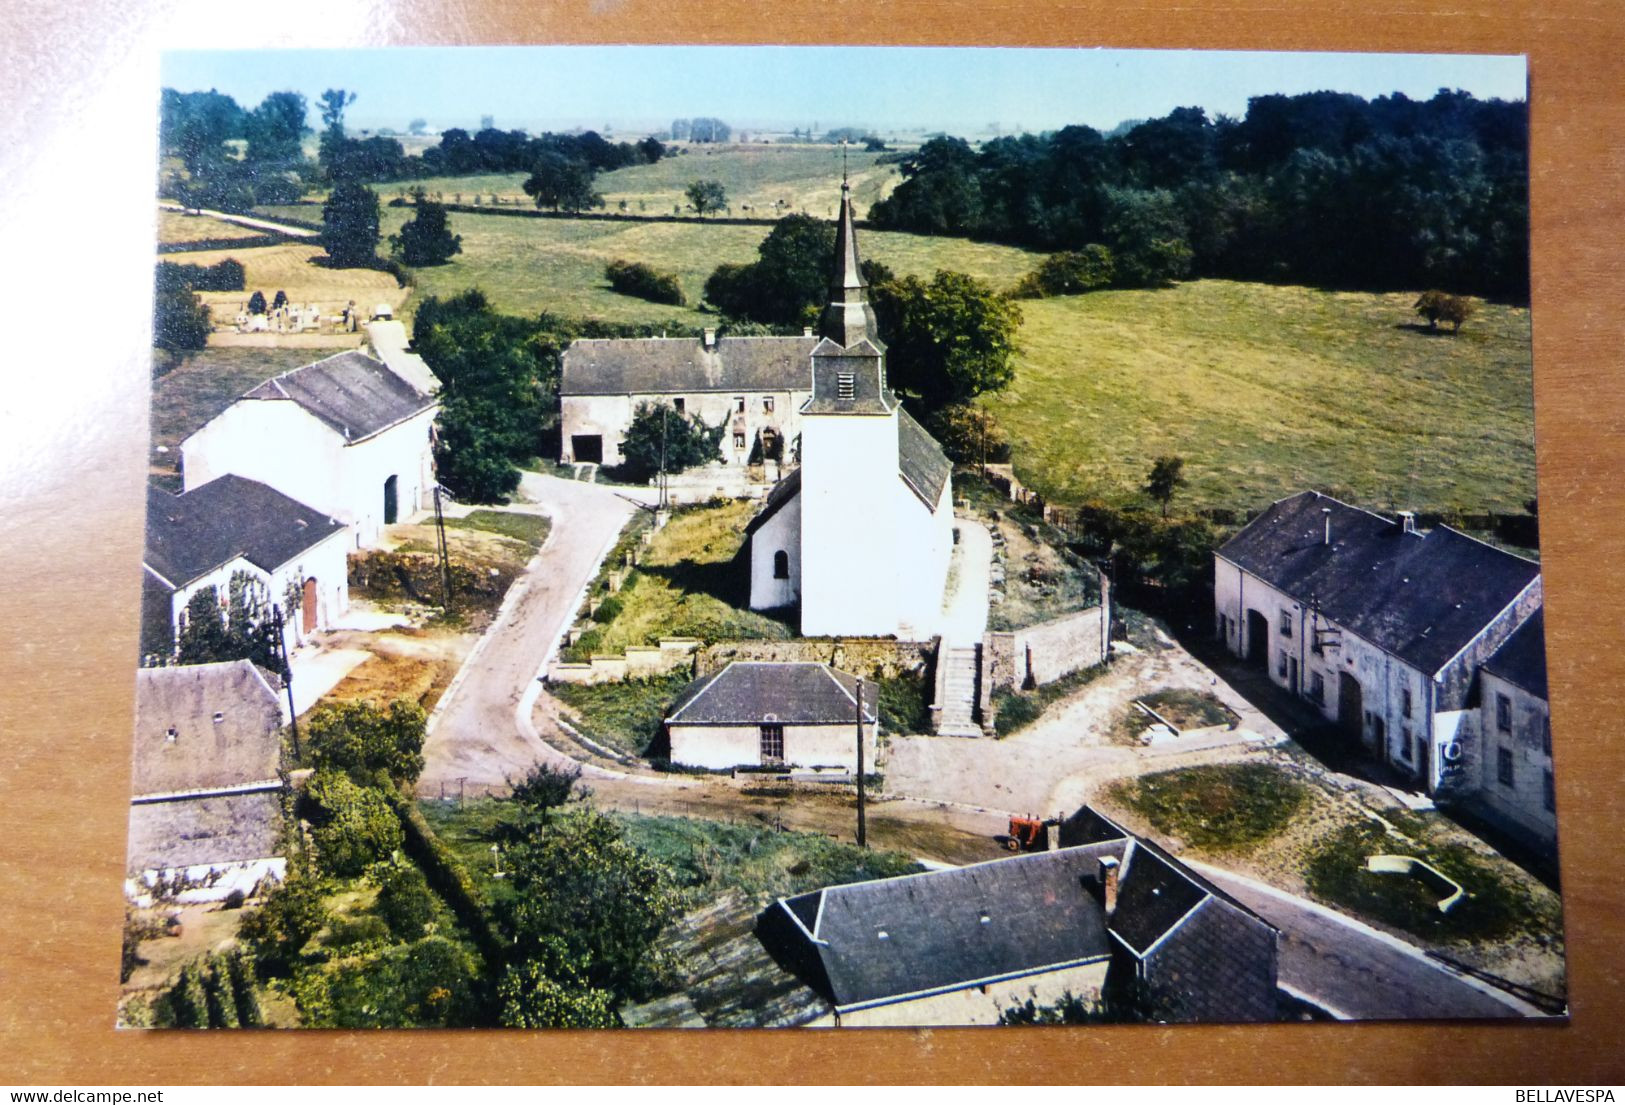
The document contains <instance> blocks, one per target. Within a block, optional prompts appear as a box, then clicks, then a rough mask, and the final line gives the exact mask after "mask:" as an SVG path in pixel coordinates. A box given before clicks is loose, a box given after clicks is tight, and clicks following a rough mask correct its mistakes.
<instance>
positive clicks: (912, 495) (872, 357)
mask: <svg viewBox="0 0 1625 1105" xmlns="http://www.w3.org/2000/svg"><path fill="white" fill-rule="evenodd" d="M817 338H818V341H817V344H816V345H814V346H813V349H812V353H811V358H810V359H811V362H812V364H811V395H810V396H809V397H808V398H807V399H806V400H805V401H804V402H803V403H802V404H801V407H800V409H799V412H798V413H799V415H800V426H801V466H800V467H799V468H797V469H796V470H794V471H793V472H791V473H790V474H789V476H787V477H786V478H785V479H784V480H783V481H781V482H780V483H779V484H778V486H777V487H775V488H774V490H773V492H772V493H771V494H770V495H769V496H768V498H767V500H766V502H765V503H764V504H763V506H762V509H761V511H760V512H759V513H758V514H757V515H756V517H755V518H753V519H752V520H751V522H750V524H749V526H747V528H746V534H747V545H746V555H747V561H748V563H749V565H750V574H751V579H750V605H751V608H752V609H755V610H770V609H778V608H785V607H791V606H797V607H799V608H800V614H801V632H802V634H803V635H805V636H808V637H824V636H892V635H895V636H897V637H899V638H902V639H905V640H923V639H925V638H927V637H931V636H934V635H935V633H936V631H937V626H938V625H939V623H940V621H941V612H942V600H943V587H944V585H945V583H946V581H947V577H948V559H949V556H950V554H951V553H952V551H953V545H954V521H953V481H952V473H953V464H952V462H950V461H949V459H948V457H947V456H946V455H945V454H944V453H943V451H942V447H941V446H940V445H938V444H937V442H936V440H935V439H934V438H932V436H931V435H930V434H929V433H927V432H926V430H925V428H924V427H923V426H921V425H920V424H919V423H918V422H916V421H915V420H914V419H913V418H912V417H911V416H910V415H909V414H908V412H907V411H905V410H904V409H903V407H902V404H901V403H900V402H899V401H898V399H897V396H896V395H895V394H894V393H893V392H892V391H891V389H890V388H889V387H887V386H886V347H885V344H884V343H883V342H882V341H881V340H880V335H879V331H878V328H877V326H876V323H875V312H874V308H873V307H872V306H871V305H870V303H869V289H868V283H867V282H866V281H865V280H864V278H863V273H862V271H861V269H860V266H859V258H858V239H857V231H856V229H855V228H854V226H853V219H852V196H851V191H850V189H849V188H848V187H847V185H846V184H845V183H844V182H843V183H842V186H841V214H840V224H839V226H838V228H837V231H836V239H835V264H834V273H833V278H832V279H831V281H830V299H829V304H828V305H827V306H826V307H825V308H824V313H823V316H822V318H821V319H820V321H819V327H818V334H817Z"/></svg>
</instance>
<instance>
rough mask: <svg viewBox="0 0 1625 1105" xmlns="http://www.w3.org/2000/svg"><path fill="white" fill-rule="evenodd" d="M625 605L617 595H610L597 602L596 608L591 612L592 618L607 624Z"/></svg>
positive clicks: (601, 623)
mask: <svg viewBox="0 0 1625 1105" xmlns="http://www.w3.org/2000/svg"><path fill="white" fill-rule="evenodd" d="M625 606H626V603H625V602H624V601H623V600H622V599H621V598H620V597H619V596H618V595H611V596H609V598H607V599H605V600H604V601H603V602H601V603H599V604H598V609H596V610H594V611H593V612H592V620H593V621H595V622H597V623H599V624H600V625H608V624H609V623H610V622H612V621H614V620H615V618H616V617H617V616H618V615H619V614H620V612H621V610H622V609H623V608H624V607H625Z"/></svg>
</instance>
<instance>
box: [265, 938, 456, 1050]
mask: <svg viewBox="0 0 1625 1105" xmlns="http://www.w3.org/2000/svg"><path fill="white" fill-rule="evenodd" d="M293 992H294V1000H296V1001H297V1002H298V1003H299V1008H300V1010H301V1012H303V1013H304V1015H305V1021H306V1023H307V1024H310V1025H312V1026H315V1027H319V1028H414V1027H452V1026H456V1025H465V1024H468V1023H470V1022H471V1021H472V1020H473V1019H474V1015H475V1013H476V1012H477V1008H478V1006H477V1000H478V998H477V970H476V967H475V963H474V960H473V958H472V957H471V956H470V955H469V954H468V952H467V951H466V950H465V949H464V948H462V947H461V946H459V945H458V944H455V943H453V942H452V941H450V940H447V939H445V938H444V937H439V936H430V937H426V938H425V939H423V940H419V941H417V942H415V943H412V944H402V945H397V946H395V947H390V948H384V949H381V950H379V951H376V952H374V953H373V954H371V955H368V956H364V957H360V958H352V959H346V960H343V961H342V962H338V963H328V964H323V965H321V966H317V967H312V968H310V969H307V970H305V971H303V972H301V973H300V975H299V977H298V978H297V979H296V980H295V982H294V986H293Z"/></svg>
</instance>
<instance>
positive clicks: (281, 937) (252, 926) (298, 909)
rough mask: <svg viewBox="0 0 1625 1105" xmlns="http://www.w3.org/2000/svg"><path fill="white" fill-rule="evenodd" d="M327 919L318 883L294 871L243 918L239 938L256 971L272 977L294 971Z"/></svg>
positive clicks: (300, 872)
mask: <svg viewBox="0 0 1625 1105" xmlns="http://www.w3.org/2000/svg"><path fill="white" fill-rule="evenodd" d="M327 920H328V913H327V906H326V904H325V903H324V902H323V901H322V888H321V884H320V883H319V882H317V881H316V880H315V879H314V878H312V877H311V876H310V875H309V874H306V873H304V872H303V871H302V870H299V869H295V870H294V871H291V872H290V877H289V878H288V881H287V882H284V883H282V884H281V885H280V886H278V887H277V888H276V889H274V890H272V891H271V893H270V894H268V895H266V897H265V901H264V902H263V903H262V904H261V905H260V907H259V909H257V910H255V911H254V912H252V913H250V914H249V915H248V916H246V917H244V918H243V922H242V925H241V927H240V928H239V929H238V935H239V936H240V937H241V938H242V939H243V941H244V942H245V943H247V944H248V946H249V948H250V949H251V951H252V952H253V956H254V962H255V964H256V967H257V969H258V971H259V972H260V973H261V974H263V975H265V976H266V977H268V978H269V977H275V976H278V975H286V974H289V973H290V972H291V971H292V970H293V965H294V962H295V961H296V960H297V959H298V958H299V954H300V953H301V952H302V951H303V950H304V947H305V945H306V944H307V943H309V942H310V938H311V937H312V936H315V935H316V934H317V933H318V932H320V931H321V930H322V928H323V926H325V925H326V924H327Z"/></svg>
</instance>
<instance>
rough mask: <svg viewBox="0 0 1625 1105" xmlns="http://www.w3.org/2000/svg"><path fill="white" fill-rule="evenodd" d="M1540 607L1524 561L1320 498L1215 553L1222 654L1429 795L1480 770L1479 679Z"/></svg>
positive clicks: (1301, 499) (1268, 515) (1531, 568)
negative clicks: (1264, 677)
mask: <svg viewBox="0 0 1625 1105" xmlns="http://www.w3.org/2000/svg"><path fill="white" fill-rule="evenodd" d="M1540 602H1541V581H1540V566H1539V565H1538V564H1536V563H1534V562H1532V561H1529V560H1525V559H1523V558H1522V557H1519V556H1514V555H1512V554H1511V553H1507V552H1503V551H1501V550H1500V549H1497V548H1494V547H1492V546H1490V545H1487V544H1485V543H1483V542H1482V541H1477V540H1475V539H1473V538H1471V537H1469V536H1467V535H1466V534H1463V533H1459V532H1457V531H1456V530H1453V529H1450V528H1449V527H1448V526H1440V527H1438V528H1436V529H1433V530H1431V531H1428V532H1419V531H1418V530H1417V529H1416V526H1415V524H1414V522H1413V520H1412V518H1411V516H1410V515H1401V518H1400V520H1399V521H1397V522H1395V521H1390V520H1388V519H1386V518H1382V517H1379V516H1378V515H1376V514H1372V513H1370V512H1368V511H1364V510H1360V509H1358V508H1356V507H1352V506H1349V505H1347V504H1346V503H1341V502H1338V501H1337V500H1336V499H1332V498H1330V497H1328V496H1325V495H1322V494H1320V493H1319V492H1315V491H1305V492H1303V493H1301V494H1299V495H1294V496H1292V497H1291V498H1288V499H1282V500H1281V501H1280V502H1277V503H1274V504H1273V505H1271V506H1270V508H1269V509H1268V510H1266V511H1265V512H1264V513H1263V514H1261V515H1260V516H1259V517H1258V518H1256V519H1254V520H1253V521H1252V522H1251V523H1249V524H1248V525H1247V526H1246V528H1244V529H1243V530H1242V531H1241V532H1240V533H1238V534H1237V535H1236V536H1235V537H1233V538H1231V539H1230V540H1229V541H1228V542H1226V543H1225V544H1224V545H1223V546H1222V547H1221V548H1220V549H1219V550H1218V552H1217V553H1216V554H1215V556H1214V618H1215V628H1216V630H1217V633H1218V636H1219V637H1220V639H1221V640H1223V641H1224V643H1225V646H1226V647H1227V648H1228V649H1229V650H1230V651H1231V652H1232V653H1234V654H1235V655H1237V656H1244V657H1246V658H1248V659H1249V660H1251V661H1252V662H1253V663H1254V664H1256V665H1257V666H1258V667H1260V668H1261V669H1264V670H1267V671H1268V673H1269V676H1270V679H1271V680H1272V681H1274V682H1275V683H1276V685H1278V686H1280V687H1284V688H1285V689H1286V690H1287V691H1288V692H1289V693H1291V694H1293V695H1296V696H1298V697H1300V698H1303V699H1306V700H1307V701H1309V702H1311V703H1313V704H1314V705H1315V706H1316V707H1317V708H1318V709H1319V710H1320V712H1321V713H1322V714H1323V715H1324V716H1325V717H1326V718H1328V719H1333V720H1336V721H1337V722H1339V723H1340V724H1341V726H1342V727H1343V729H1344V730H1345V731H1346V732H1347V734H1348V739H1349V740H1350V741H1351V742H1358V743H1359V745H1360V746H1361V747H1362V748H1363V749H1364V750H1365V751H1366V752H1368V753H1369V754H1371V755H1373V756H1375V757H1376V758H1377V759H1378V760H1380V761H1381V762H1383V763H1386V764H1388V765H1390V766H1391V767H1393V768H1394V769H1396V770H1398V771H1399V772H1401V773H1402V774H1404V775H1406V776H1408V777H1409V778H1411V779H1413V780H1415V781H1416V782H1417V783H1418V784H1419V785H1420V786H1421V787H1422V788H1423V789H1425V790H1426V791H1427V792H1428V793H1430V794H1432V793H1435V792H1436V791H1437V790H1438V789H1439V788H1440V786H1441V784H1444V783H1446V782H1447V781H1448V782H1452V783H1454V782H1455V781H1457V780H1458V779H1460V778H1461V777H1462V776H1463V774H1464V771H1465V768H1466V766H1467V765H1468V764H1470V763H1472V764H1476V763H1477V762H1478V757H1477V754H1476V750H1475V749H1474V748H1473V747H1472V744H1473V735H1474V730H1475V729H1476V728H1477V726H1476V724H1475V723H1474V715H1475V713H1476V711H1477V708H1478V701H1477V698H1476V697H1475V695H1476V688H1477V679H1478V675H1479V672H1480V670H1481V669H1482V668H1483V667H1484V665H1485V663H1486V661H1488V660H1489V659H1490V658H1491V657H1492V656H1493V655H1494V654H1495V653H1496V650H1497V649H1499V648H1500V647H1501V646H1502V645H1503V644H1504V643H1505V642H1506V641H1507V639H1508V638H1509V637H1510V636H1511V635H1512V634H1513V631H1514V630H1516V629H1517V628H1518V627H1519V626H1520V625H1522V624H1523V623H1524V622H1525V621H1526V620H1527V619H1528V618H1529V617H1530V616H1531V615H1532V614H1534V613H1535V611H1536V610H1537V609H1538V608H1539V606H1540ZM1466 775H1467V776H1468V778H1467V779H1466V780H1463V781H1465V782H1467V783H1469V784H1470V785H1472V784H1475V783H1476V781H1475V780H1472V779H1471V778H1470V776H1471V772H1470V771H1469V772H1466Z"/></svg>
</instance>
